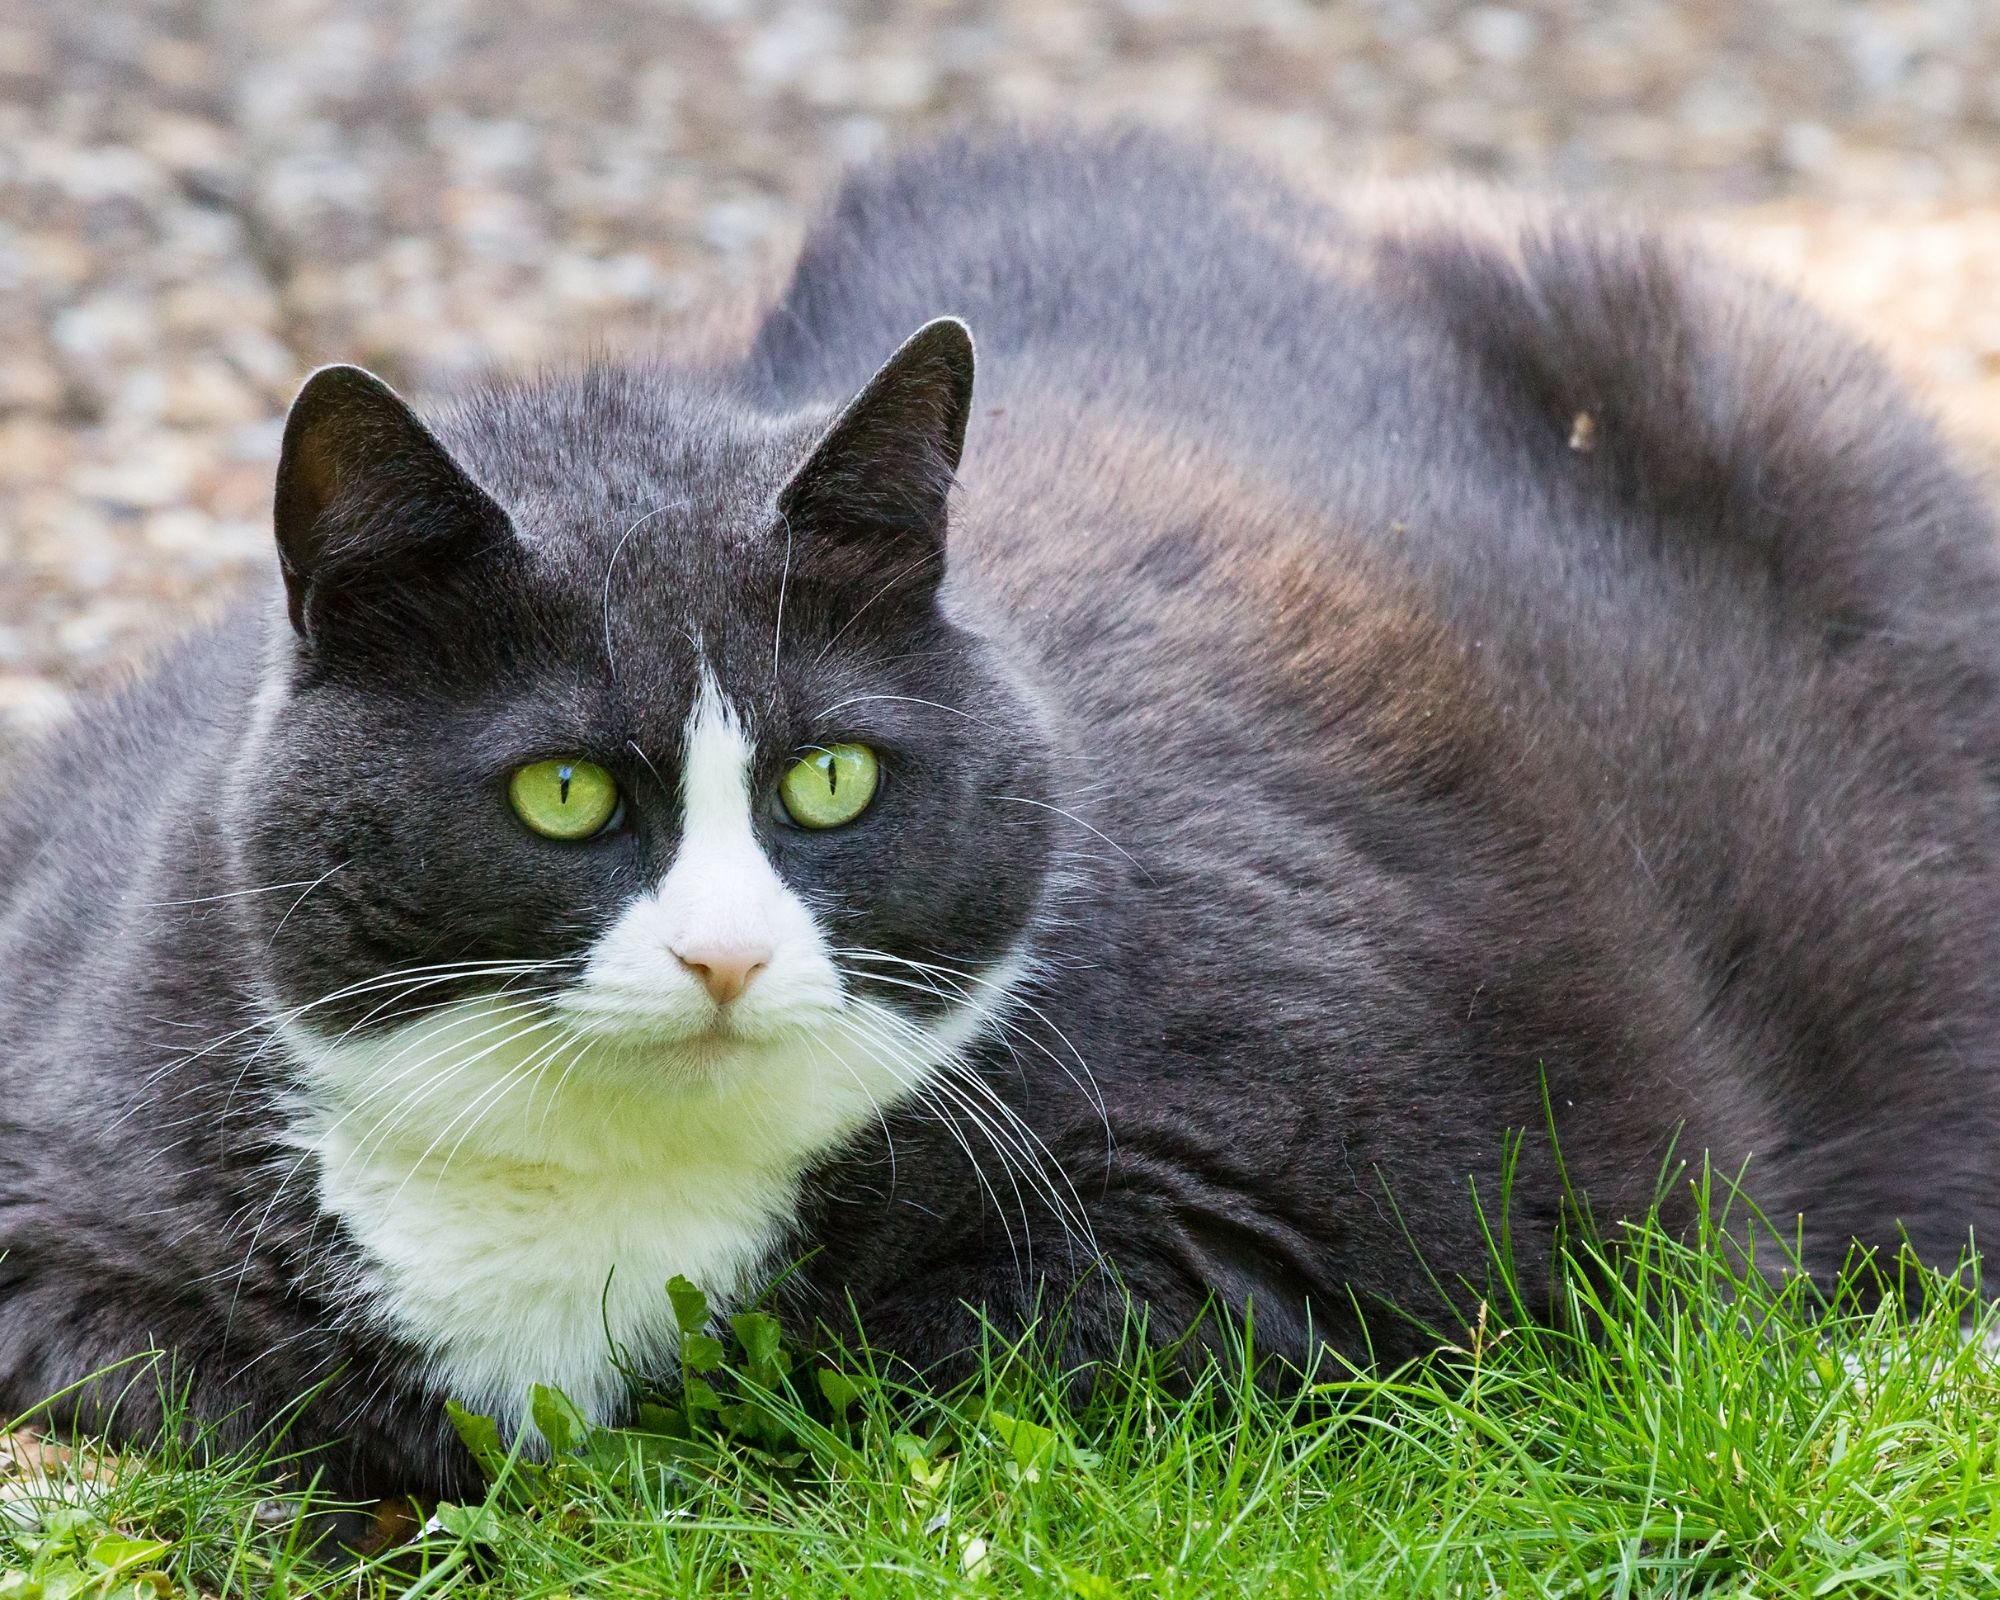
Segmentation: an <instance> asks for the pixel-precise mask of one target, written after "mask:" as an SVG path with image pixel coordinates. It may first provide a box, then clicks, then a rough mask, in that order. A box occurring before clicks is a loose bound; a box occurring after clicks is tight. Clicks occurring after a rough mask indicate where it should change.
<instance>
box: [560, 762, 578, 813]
mask: <svg viewBox="0 0 2000 1600" xmlns="http://www.w3.org/2000/svg"><path fill="white" fill-rule="evenodd" d="M575 770H576V769H575V768H574V767H557V768H556V781H557V782H558V783H560V784H561V785H562V788H561V790H560V791H559V798H560V800H561V802H562V803H563V804H564V805H568V804H569V780H570V775H571V774H572V773H573V772H574V771H575Z"/></svg>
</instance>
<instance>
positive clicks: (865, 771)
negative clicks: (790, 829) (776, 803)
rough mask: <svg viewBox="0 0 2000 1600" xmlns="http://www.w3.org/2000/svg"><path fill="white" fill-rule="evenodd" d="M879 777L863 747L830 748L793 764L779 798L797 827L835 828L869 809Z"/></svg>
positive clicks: (844, 745)
mask: <svg viewBox="0 0 2000 1600" xmlns="http://www.w3.org/2000/svg"><path fill="white" fill-rule="evenodd" d="M880 775H881V769H880V768H879V767H878V766H877V765H876V764H875V752H874V751H873V750H870V749H869V748H868V746H866V745H865V744H836V745H829V746H827V747H826V748H825V749H822V750H815V751H813V752H812V754H811V755H808V756H802V757H800V758H799V759H798V760H797V761H794V762H793V763H792V770H791V771H790V772H787V773H786V774H785V781H784V782H783V783H782V784H780V785H779V787H778V794H779V796H780V797H781V798H782V799H783V800H784V802H785V809H786V810H787V811H789V812H790V813H791V815H792V821H794V822H796V823H797V824H798V825H799V826H800V827H802V828H837V827H839V826H840V825H841V824H842V823H843V822H852V821H853V820H854V819H855V818H856V817H858V816H860V815H861V813H862V812H864V811H866V810H867V809H868V802H869V801H870V800H873V799H874V798H875V781H876V779H877V778H878V777H879V776H880Z"/></svg>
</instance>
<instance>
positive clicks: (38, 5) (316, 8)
mask: <svg viewBox="0 0 2000 1600" xmlns="http://www.w3.org/2000/svg"><path fill="white" fill-rule="evenodd" d="M1056 115H1062V116H1072V117H1075V116H1081V117H1083V118H1086V119H1094V118H1103V117H1113V116H1117V117H1135V118H1141V119H1145V120H1149V121H1152V122H1156V123H1159V124H1162V125H1165V126H1170V127H1173V128H1176V129H1180V130H1182V131H1196V132H1200V133H1202V134H1205V135H1208V136H1212V137H1215V138H1219V139H1224V140H1227V141H1230V142H1232V143H1234V144H1236V145H1238V146H1240V147H1245V148H1248V149H1250V150H1253V151H1257V152H1261V153H1263V154H1265V155H1267V156H1269V157H1270V158H1272V159H1275V160H1277V161H1280V162H1284V163H1290V164H1295V165H1297V166H1298V167H1300V168H1301V169H1304V170H1306V171H1309V172H1315V173H1318V174H1321V175H1328V174H1333V175H1339V174H1346V173H1387V174H1397V175H1401V174H1422V173H1432V172H1439V171H1454V172H1459V173H1470V174H1474V175H1478V176H1483V177H1491V178H1495V179H1500V180H1503V181H1508V182H1516V183H1525V184H1530V185H1534V186H1538V187H1544V188H1554V189H1560V190H1563V191H1567V192H1574V193H1584V194H1603V195H1608V196H1611V197H1613V198H1615V199H1616V200H1617V201H1618V202H1619V203H1621V204H1627V205H1633V204H1636V205H1638V206H1640V207H1642V208H1645V209H1648V210H1652V211H1657V212H1660V213H1663V214H1666V215H1670V216H1672V217H1676V218H1679V219H1684V220H1685V221H1686V222H1687V223H1688V224H1689V225H1692V226H1695V227H1698V228H1700V229H1701V230H1703V231H1704V232H1706V233H1707V234H1708V235H1709V236H1710V237H1712V238H1713V239H1714V241H1715V242H1716V243H1717V244H1718V245H1719V246H1720V247H1721V248H1722V249H1724V250H1727V251H1731V252H1734V253H1736V254H1738V255H1740V256H1741V257H1743V258H1744V259H1746V260H1748V261H1751V262H1753V263H1755V264H1757V265H1758V266H1760V267H1762V268H1764V269H1766V270H1768V271H1771V272H1773V273H1776V274H1777V275H1779V276H1780V277H1782V278H1784V279H1786V280H1788V281H1791V282H1793V283H1794V284H1796V285H1797V286H1799V287H1801V288H1802V289H1803V290H1804V291H1805V292H1806V293H1807V294H1809V295H1810V296H1812V297H1814V298H1816V299H1817V300H1819V301H1821V302H1822V303H1823V304H1824V305H1826V306H1827V307H1828V308H1830V309H1831V310H1832V311H1833V312H1834V313H1835V314H1837V315H1838V316H1840V317H1842V318H1844V319H1845V320H1847V321H1849V322H1851V323H1853V324H1854V325H1856V326H1858V327H1859V328H1861V329H1862V330H1863V331H1864V332H1866V333H1867V335H1868V336H1870V337H1871V338H1873V339H1875V340H1876V341H1877V342H1879V343H1880V344H1881V345H1883V346H1884V347H1885V348H1886V349H1887V350H1888V351H1889V352H1890V354H1891V356H1892V358H1893V359H1894V360H1895V361H1896V362H1897V363H1898V364H1899V365H1900V366H1901V367H1902V368H1903V369H1904V370H1905V371H1906V372H1907V373H1908V374H1909V375H1910V378H1911V379H1912V381H1913V382H1914V383H1915V384H1917V385H1918V386H1919V387H1920V388H1921V389H1922V391H1923V392H1924V393H1925V394H1926V395H1928V396H1929V397H1930V399H1931V400H1932V402H1933V403H1934V404H1935V405H1936V407H1937V408H1938V409H1939V410H1940V412H1941V413H1942V414H1943V415H1944V416H1945V418H1946V419H1947V421H1948V423H1949V425H1950V426H1951V427H1952V428H1953V429H1954V430H1955V431H1956V432H1957V433H1958V434H1959V435H1960V437H1961V438H1962V439H1963V440H1964V441H1965V442H1966V446H1967V448H1968V450H1969V452H1970V453H1971V454H1972V455H1973V456H1974V457H1975V458H1977V459H1979V460H1981V461H1982V462H1983V463H1985V464H1987V465H1988V466H1994V465H2000V294H1996V293H1995V292H1994V290H1995V286H1996V284H2000V4H1995V3H1993V0H1516V3H1511V4H1484V5H1471V4H1464V3H1460V0H1324V3H1307V0H1232V3H1229V4H1223V3H1220V0H1201V3H1184V0H1095V3H1078V0H994V3H989V4H975V3H969V0H854V3H851V4H845V5H843V4H839V3H835V0H403V3H392V0H255V3H250V0H0V750H4V749H5V748H6V746H7V744H8V743H9V742H12V741H16V740H18V739H19V738H21V737H22V736H24V735H27V734H30V733H32V732H33V731H34V730H35V729H37V728H40V727H42V726H45V725H47V724H48V723H49V722H51V721H52V720H53V719H54V718H56V717H58V716H60V714H61V712H62V709H63V706H64V704H65V701H66V699H67V697H68V696H69V695H70V694H71V693H73V692H74V690H75V689H76V688H77V687H79V686H81V685H84V684H88V683H91V682H93V681H99V680H102V679H103V678H104V677H105V676H106V675H107V674H110V673H114V672H116V671H117V670H119V669H120V667H121V666H122V665H124V664H125V663H128V662H130V661H131V660H132V659H134V657H135V656H136V655H137V654H139V653H140V652H141V651H142V650H143V649H144V647H145V645H146V643H147V641H148V640H150V639H153V638H156V637H158V636H160V635H161V634H162V633H165V632H169V631H172V630H173V629H175V628H177V627H179V626H182V625H184V623H185V621H186V620H187V618H188V617H189V616H190V615H191V614H193V613H194V612H197V611H199V610H200V609H201V608H203V607H206V606H208V605H211V604H213V603H215V601H216V600H217V599H218V598H219V597H221V596H223V595H226V594H227V593H228V592H229V590H230V589H231V587H232V586H233V585H235V584H237V583H238V582H240V581H241V580H242V579H243V578H244V577H245V576H246V575H247V574H250V573H255V572H260V571H263V570H265V569H266V566H267V563H268V561H269V554H268V542H269V537H270V535H269V525H268V501H269V484H270V475H271V470H272V466H273V463H274V459H275V454H276V447H277V440H278V419H279V417H280V415H281V412H282V408H283V406H284V404H285V402H286V400H287V399H288V398H289V396H290V394H291V392H292V390H293V389H294V387H295V386H296V384H297V382H298V380H299V378H300V376H301V375H302V373H303V372H304V371H305V369H306V368H307V367H308V366H310V365H311V364H313V363H314V362H317V361H322V360H327V359H334V358H349V359H357V360H361V361H365V362H367V363H369V364H371V365H373V366H375V367H377V368H378V369H380V370H382V371H384V372H385V373H386V374H388V375H389V376H391V377H392V378H393V379H395V380H396V381H398V382H401V383H404V384H407V385H410V386H412V387H414V388H415V389H417V390H418V391H422V390H423V389H424V388H426V387H429V386H434V385H446V384H449V383H450V382H451V381H452V380H453V379H454V378H456V377H459V376H460V375H463V374H466V373H468V372H473V371H477V370H480V369H482V368H484V367H486V366H488V365H489V364H492V363H500V364H504V365H508V366H519V365H522V364H526V363H533V362H537V361H543V360H551V359H561V358H563V357H564V356H566V355H572V354H576V353H579V352H583V351H587V350H590V349H594V348H602V347H612V348H616V347H621V346H630V345H633V344H636V343H641V342H644V341H646V340H649V339H652V338H654V337H655V336H656V335H657V333H658V332H659V330H660V329H661V328H662V326H664V325H666V324H669V323H670V322H671V321H672V319H673V318H674V316H675V315H677V314H678V313H680V312H682V311H683V310H684V309H685V308H687V307H689V306H691V305H693V304H696V303H699V302H703V301H705V300H706V299H707V298H709V297H710V296H712V295H714V294H716V293H719V292H741V291H742V290H744V289H745V288H746V286H751V285H755V284H757V283H759V282H762V281H765V280H766V279H768V278H769V277H770V275H771V274H772V273H773V272H774V270H775V268H776V266H777V265H778V264H779V263H781V262H782V259H783V257H784V254H785V251H786V250H787V248H788V246H789V244H790V242H791V241H793V240H794V239H795V238H796V237H797V234H798V232H799V230H800V228H801V226H802V225H803V221H804V219H805V217H806V216H807V215H808V214H809V210H810V206H811V204H812V202H813V199H814V197H815V196H817V195H820V194H822V193H823V192H824V190H825V187H826V185H827V184H828V182H829V180H830V177H831V175H832V174H833V173H834V172H835V171H836V170H837V169H838V168H839V167H840V166H841V165H842V164H843V163H846V162H851V161H854V160H860V159H866V158H867V157H869V156H870V155H872V154H874V153H876V152H878V151H880V150H882V149H884V148H885V147H887V146H889V145H892V144H893V143H894V142H896V141H897V140H899V139H903V138H906V137H908V136H910V135H912V134H914V133H918V132H921V131H922V130H924V129H927V128H931V127H935V126H938V125H940V124H943V123H946V122H950V121H954V120H959V119H964V118H977V117H988V118H992V117H1005V118H1037V117H1048V116H1056Z"/></svg>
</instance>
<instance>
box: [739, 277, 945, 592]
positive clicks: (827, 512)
mask: <svg viewBox="0 0 2000 1600" xmlns="http://www.w3.org/2000/svg"><path fill="white" fill-rule="evenodd" d="M972 372H973V351H972V332H971V330H970V329H969V328H967V327H966V325H965V324H964V323H963V322H961V321H959V320H958V318H956V317H939V318H937V319H936V320H935V321H932V322H927V323H925V324H924V326H923V327H921V328H919V329H918V330H917V331H916V332H915V333H913V334H911V335H910V337H909V338H908V339H906V340H905V341H904V342H903V344H902V347H901V348H900V349H898V350H897V351H896V353H895V354H894V355H892V356H890V357H889V359H888V360H887V361H885V362H884V363H883V364H882V366H881V367H880V368H879V369H878V370H877V371H876V373H875V376H874V377H872V378H870V379H869V380H868V383H867V385H866V386H865V387H864V388H863V389H862V391H861V393H860V394H858V395H857V396H855V398H854V399H853V400H852V401H850V402H849V403H848V405H847V407H846V409H844V410H843V411H842V412H841V413H840V414H839V415H838V416H837V417H835V418H834V420H833V422H832V424H831V425H830V426H829V427H828V428H827V429H826V431H825V432H824V433H823V434H822V435H821V436H820V438H819V441H818V443H817V444H815V445H814V446H813V449H812V452H811V454H810V455H809V456H808V457H807V458H806V461H805V464H804V465H803V466H801V467H800V468H799V469H798V470H797V471H796V472H795V473H793V475H792V478H791V481H790V482H788V483H787V484H786V485H785V487H784V489H783V491H782V492H781V493H780V494H779V496H778V510H779V511H780V512H781V513H782V514H783V516H784V518H785V520H786V523H787V524H788V525H789V526H790V527H791V528H793V529H794V530H795V531H797V532H798V533H800V534H801V535H802V536H803V537H804V539H805V540H806V541H807V552H808V553H807V556H806V558H805V559H806V561H807V563H808V565H807V568H806V570H814V569H817V570H819V571H821V572H822V573H824V574H825V575H827V576H829V577H831V578H833V579H834V580H835V581H841V580H843V579H845V580H852V581H868V582H871V583H872V582H875V581H877V580H879V579H880V578H881V577H882V576H883V575H884V574H888V575H889V576H890V578H891V581H892V585H893V587H895V588H896V589H897V590H899V591H900V592H902V593H903V594H905V595H906V596H918V595H928V594H930V593H932V592H934V591H935V590H936V588H937V585H938V580H939V578H940V577H941V575H942V573H943V570H944V542H945V521H946V503H947V501H948V500H949V498H950V495H951V488H952V477H953V474H954V473H955V472H956V471H957V470H958V458H959V455H960V453H961V452H962V451H963V450H964V448H965V427H966V421H967V419H968V418H969V417H970V415H971V413H972ZM883 592H887V591H883Z"/></svg>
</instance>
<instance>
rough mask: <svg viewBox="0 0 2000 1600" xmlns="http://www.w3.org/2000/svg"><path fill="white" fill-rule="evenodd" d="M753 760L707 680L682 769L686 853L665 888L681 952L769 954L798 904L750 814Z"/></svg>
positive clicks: (738, 726)
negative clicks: (752, 950)
mask: <svg viewBox="0 0 2000 1600" xmlns="http://www.w3.org/2000/svg"><path fill="white" fill-rule="evenodd" d="M755 755H756V752H755V750H754V749H753V748H752V747H751V743H750V740H749V738H748V737H747V736H746V734H745V733H744V731H743V725H742V723H741V722H740V721H739V720H738V719H737V716H736V713H735V712H734V711H733V710H731V709H730V707H729V704H728V702H727V701H725V700H724V699H723V698H722V692H721V691H720V690H719V689H718V688H717V687H716V685H715V680H714V679H713V678H711V677H710V676H709V675H708V674H707V673H703V674H702V680H701V693H700V694H699V695H697V696H696V698H695V705H694V711H693V713H692V714H691V715H690V716H689V717H688V727H687V745H686V753H685V755H684V756H683V758H682V762H681V796H682V803H681V844H680V849H679V851H678V852H677V853H676V854H675V856H674V864H673V868H672V870H671V871H669V872H668V873H667V876H666V879H665V881H664V882H662V883H661V885H660V900H661V902H662V904H663V905H664V906H665V907H666V908H667V910H668V913H669V921H670V932H669V935H668V942H669V944H670V945H671V946H672V947H673V948H675V949H687V948H689V947H690V946H700V947H715V946H721V947H725V948H727V947H741V946H753V947H769V946H771V945H773V944H774V943H775V934H776V932H777V929H776V926H775V925H776V924H777V923H778V922H779V921H781V920H783V918H784V910H785V905H786V903H787V902H789V903H791V904H796V903H797V897H796V896H795V895H793V893H792V892H791V890H790V889H789V888H788V887H787V886H786V884H785V881H784V880H783V879H782V878H780V877H779V876H778V874H777V873H776V872H775V871H773V870H772V867H771V863H770V861H769V859H768V858H767V857H766V856H765V854H764V847H763V846H762V845H761V844H759V843H758V841H757V829H756V825H755V823H754V822H753V821H752V819H751V814H750V804H751V801H750V768H751V762H752V760H753V759H754V757H755ZM801 909H803V908H801Z"/></svg>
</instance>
